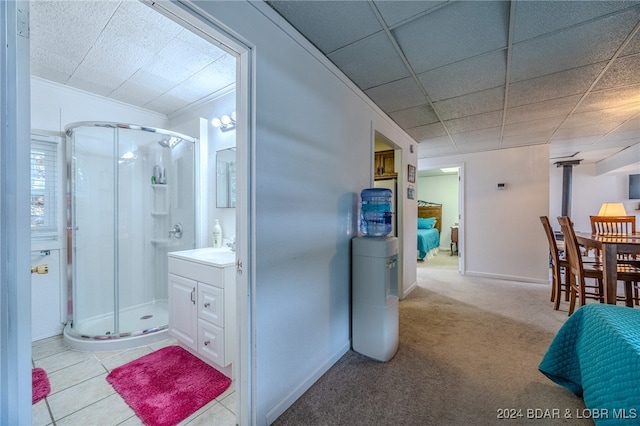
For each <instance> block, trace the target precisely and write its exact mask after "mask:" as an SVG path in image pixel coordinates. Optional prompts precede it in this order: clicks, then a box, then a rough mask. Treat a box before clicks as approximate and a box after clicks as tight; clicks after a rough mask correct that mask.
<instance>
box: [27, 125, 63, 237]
mask: <svg viewBox="0 0 640 426" xmlns="http://www.w3.org/2000/svg"><path fill="white" fill-rule="evenodd" d="M59 145H60V138H56V137H48V136H32V138H31V237H32V239H34V240H55V239H57V238H58V233H59V230H58V227H59V223H58V220H59V212H58V210H59V205H58V203H59V201H60V194H59V193H60V185H59V178H60V165H59V154H58V152H59V150H58V148H59Z"/></svg>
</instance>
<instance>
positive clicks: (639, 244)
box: [576, 232, 640, 305]
mask: <svg viewBox="0 0 640 426" xmlns="http://www.w3.org/2000/svg"><path fill="white" fill-rule="evenodd" d="M576 239H577V240H578V243H579V244H581V245H583V246H585V247H588V248H595V249H597V250H600V253H601V254H602V275H603V287H604V301H605V303H608V304H612V305H615V304H616V293H617V291H618V255H620V254H630V255H634V254H635V255H640V233H629V234H617V233H603V234H592V233H587V232H576Z"/></svg>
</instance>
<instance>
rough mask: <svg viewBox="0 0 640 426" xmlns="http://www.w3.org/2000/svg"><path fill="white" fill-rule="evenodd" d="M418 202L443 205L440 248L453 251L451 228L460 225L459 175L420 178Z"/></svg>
mask: <svg viewBox="0 0 640 426" xmlns="http://www.w3.org/2000/svg"><path fill="white" fill-rule="evenodd" d="M418 200H422V201H429V202H431V203H439V204H442V232H441V234H440V248H442V249H446V250H450V249H451V244H450V243H451V227H452V226H453V225H454V224H455V223H458V222H459V221H458V174H457V173H456V174H448V175H442V176H424V177H419V178H418Z"/></svg>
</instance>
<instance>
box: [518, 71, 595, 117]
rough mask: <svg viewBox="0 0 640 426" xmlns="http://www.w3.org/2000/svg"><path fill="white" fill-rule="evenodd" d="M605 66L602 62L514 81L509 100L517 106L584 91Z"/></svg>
mask: <svg viewBox="0 0 640 426" xmlns="http://www.w3.org/2000/svg"><path fill="white" fill-rule="evenodd" d="M605 66H606V63H604V62H601V63H598V64H593V65H587V66H584V67H580V68H573V69H570V70H567V71H561V72H557V73H554V74H547V75H544V76H542V77H537V78H532V79H530V80H524V81H520V82H518V83H513V84H511V85H510V86H509V99H508V100H507V102H508V104H509V106H510V107H515V106H520V105H527V104H532V103H536V102H541V101H547V100H552V99H557V98H563V97H567V96H571V95H576V94H581V93H584V92H585V91H586V90H588V89H589V87H591V84H592V83H593V82H594V81H595V79H596V78H597V77H598V75H599V74H600V72H601V71H602V70H603V69H604V67H605Z"/></svg>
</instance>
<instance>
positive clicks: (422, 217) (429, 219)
mask: <svg viewBox="0 0 640 426" xmlns="http://www.w3.org/2000/svg"><path fill="white" fill-rule="evenodd" d="M441 232H442V204H438V203H431V202H429V201H421V200H419V201H418V260H424V259H425V258H427V259H431V258H432V257H433V256H434V255H436V254H438V250H439V249H440V233H441Z"/></svg>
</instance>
